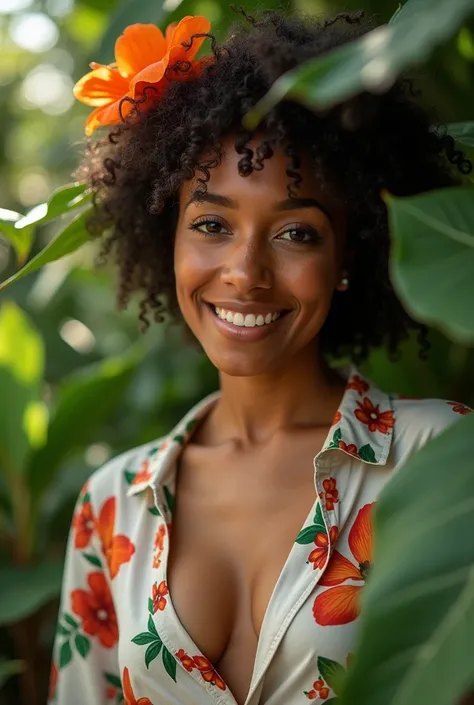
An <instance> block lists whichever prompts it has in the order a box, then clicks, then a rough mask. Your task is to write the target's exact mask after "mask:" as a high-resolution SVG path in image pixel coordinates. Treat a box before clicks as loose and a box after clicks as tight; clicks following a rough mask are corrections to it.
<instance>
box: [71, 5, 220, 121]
mask: <svg viewBox="0 0 474 705" xmlns="http://www.w3.org/2000/svg"><path fill="white" fill-rule="evenodd" d="M210 28H211V25H210V23H209V21H208V20H207V19H206V18H205V17H191V16H188V17H183V19H182V20H181V21H180V22H179V23H178V24H172V25H169V27H168V28H167V29H166V33H165V36H163V33H162V32H161V30H160V29H159V28H158V27H156V26H155V25H153V24H132V25H130V26H129V27H126V29H125V30H124V32H123V34H122V35H121V36H120V37H119V38H118V39H117V41H116V42H115V63H113V64H110V65H108V66H104V65H102V64H97V63H92V64H91V65H90V66H91V69H92V71H90V72H89V73H87V74H86V75H85V76H83V77H82V78H81V79H80V80H79V81H78V82H77V83H76V85H75V86H74V95H75V97H76V98H77V99H78V100H80V101H81V102H82V103H85V104H86V105H90V106H92V107H94V108H95V110H93V111H92V113H91V114H90V115H89V117H88V118H87V120H86V134H87V135H91V134H92V133H93V132H94V130H95V129H96V128H97V127H100V126H102V125H113V124H116V123H119V122H122V120H123V119H124V118H126V117H127V116H128V115H129V114H130V112H131V110H132V108H133V103H132V100H137V99H139V98H143V96H144V89H145V88H146V87H147V86H153V88H154V92H155V91H156V93H161V92H162V91H163V90H164V88H165V87H166V85H167V84H168V83H169V81H170V80H171V79H175V80H183V79H186V78H188V77H189V76H190V75H194V74H195V72H196V69H197V68H198V67H197V66H196V65H195V66H194V67H193V69H194V70H193V71H192V72H191V73H190V71H189V70H187V71H185V70H184V68H185V66H186V62H188V66H189V62H192V60H193V59H194V57H195V56H196V54H197V52H198V51H199V49H200V47H201V45H202V43H203V41H204V39H205V37H203V36H196V37H195V38H194V39H192V40H191V38H192V37H193V36H195V35H205V34H207V33H208V32H209V30H210ZM145 97H147V96H145ZM155 97H156V96H155ZM123 98H130V99H131V100H130V101H124V102H123V103H122V104H121V101H122V100H123ZM146 102H147V103H148V101H146ZM121 113H122V114H121Z"/></svg>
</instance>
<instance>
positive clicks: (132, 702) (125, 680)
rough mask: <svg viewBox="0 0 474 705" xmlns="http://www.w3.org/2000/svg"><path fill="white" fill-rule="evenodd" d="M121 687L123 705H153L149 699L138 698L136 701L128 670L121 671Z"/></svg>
mask: <svg viewBox="0 0 474 705" xmlns="http://www.w3.org/2000/svg"><path fill="white" fill-rule="evenodd" d="M122 685H123V695H124V698H125V705H153V703H152V702H151V700H150V699H149V698H139V699H138V700H137V699H136V697H135V695H134V693H133V688H132V682H131V680H130V673H129V672H128V668H124V669H123V677H122Z"/></svg>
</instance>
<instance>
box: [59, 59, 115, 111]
mask: <svg viewBox="0 0 474 705" xmlns="http://www.w3.org/2000/svg"><path fill="white" fill-rule="evenodd" d="M127 91H128V81H127V80H126V79H125V78H123V76H121V75H120V74H119V72H118V71H117V70H116V69H114V68H111V67H110V66H100V67H99V68H96V69H94V71H90V72H89V73H86V75H85V76H83V77H82V78H80V79H79V81H78V82H77V83H76V85H75V86H74V88H73V93H74V96H75V97H76V98H77V100H80V101H81V103H85V104H86V105H91V106H92V107H94V108H100V107H102V106H104V105H109V104H110V103H113V102H114V101H116V100H118V99H120V98H121V97H122V96H123V95H125V93H127Z"/></svg>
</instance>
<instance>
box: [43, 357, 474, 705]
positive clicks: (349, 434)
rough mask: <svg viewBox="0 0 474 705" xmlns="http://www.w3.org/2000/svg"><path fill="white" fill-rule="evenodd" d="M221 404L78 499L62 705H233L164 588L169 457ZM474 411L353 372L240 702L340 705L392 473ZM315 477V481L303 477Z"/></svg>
mask: <svg viewBox="0 0 474 705" xmlns="http://www.w3.org/2000/svg"><path fill="white" fill-rule="evenodd" d="M218 394H219V393H215V394H212V395H210V396H208V397H206V398H205V399H204V400H203V401H201V402H200V403H199V404H198V405H197V406H196V407H194V408H193V409H192V410H191V411H190V412H189V413H188V414H187V415H186V416H185V418H184V419H183V420H182V421H181V422H180V423H179V424H178V425H177V427H176V428H175V429H173V431H172V432H171V433H170V434H169V435H168V436H167V437H166V438H163V439H160V440H158V441H156V442H153V443H148V444H146V445H144V446H141V447H139V448H135V449H133V450H131V451H129V452H126V453H124V454H122V455H121V456H119V457H118V458H115V459H113V460H111V461H110V462H108V463H107V464H106V465H105V466H104V467H103V468H101V469H100V470H99V471H97V472H96V473H94V474H93V475H92V477H91V479H90V480H89V481H88V483H87V484H86V486H85V487H84V489H83V491H82V492H81V494H80V496H79V499H78V502H77V507H76V510H75V514H74V518H73V522H72V529H71V533H70V537H69V544H68V549H67V558H66V567H65V575H64V583H63V592H62V600H61V609H60V614H59V621H58V631H57V637H56V642H55V649H54V658H53V665H52V674H51V682H50V703H53V702H54V703H55V704H56V705H112V704H113V705H118V704H119V703H125V704H126V705H211V704H215V705H236V700H235V698H234V697H233V695H232V693H231V691H230V689H229V688H228V686H227V685H226V683H225V681H224V680H223V679H222V677H221V676H220V675H219V673H217V671H216V670H215V669H214V667H213V665H212V663H210V662H209V661H208V659H207V658H206V656H205V654H203V653H200V651H199V649H198V648H197V646H196V645H195V644H194V643H193V641H192V639H191V637H190V636H189V635H188V634H187V632H186V630H185V628H184V626H183V625H182V624H181V622H180V621H179V619H178V617H177V615H176V613H175V611H174V608H173V602H172V596H171V595H170V593H169V590H168V587H167V559H168V550H169V537H170V531H171V530H172V524H173V507H174V491H175V471H176V466H177V462H176V461H177V457H178V455H179V454H180V452H181V450H182V447H183V445H184V444H185V443H186V442H187V441H188V439H189V438H190V436H191V435H192V432H193V427H194V426H195V424H196V423H197V421H198V420H199V418H200V417H201V416H202V415H203V414H206V413H207V412H208V411H209V409H210V407H211V406H212V404H214V402H215V400H216V399H217V398H218ZM469 411H470V410H469V409H468V408H467V407H464V406H463V405H462V404H457V403H454V402H445V401H440V400H433V399H428V400H414V399H406V398H400V397H394V396H389V395H387V394H385V393H383V392H382V391H380V390H379V389H377V387H375V386H374V385H373V384H371V383H370V382H369V381H368V380H366V379H364V377H363V376H362V375H361V374H360V373H359V372H358V371H357V370H355V369H354V368H352V369H351V370H350V371H349V374H348V382H347V387H346V391H345V393H344V396H343V399H342V403H341V405H340V409H339V411H338V412H337V414H336V416H335V418H334V421H333V424H332V427H331V429H330V431H329V433H328V436H327V438H326V441H325V443H324V445H323V447H322V449H321V450H320V452H318V453H317V454H316V455H315V458H314V482H315V488H316V489H315V496H314V504H313V507H312V509H311V511H310V513H309V515H308V516H307V518H306V521H305V522H304V524H303V526H302V527H301V530H300V531H299V533H298V535H297V536H295V542H294V544H293V547H292V549H291V551H290V554H289V556H288V558H287V561H286V563H285V565H284V567H283V569H282V572H281V574H280V576H279V578H278V581H277V584H276V586H275V589H274V591H273V594H272V596H271V599H270V602H269V604H268V607H267V610H266V613H265V618H264V621H263V625H262V630H261V633H260V637H259V640H258V647H257V654H256V659H255V664H254V670H253V676H252V680H251V684H250V689H249V692H248V695H247V698H246V701H245V705H288V704H289V703H291V704H292V705H297V703H302V704H303V703H305V702H307V701H308V700H316V701H317V702H323V701H324V702H326V703H334V702H335V701H336V700H337V693H338V682H339V678H340V675H341V673H342V672H343V671H344V669H346V668H347V663H348V659H349V658H350V653H351V651H352V650H353V648H354V642H355V638H356V635H357V628H358V614H359V598H360V594H361V591H362V590H363V588H364V584H365V582H366V580H367V577H368V576H369V575H370V567H371V563H372V529H371V514H372V511H373V508H374V504H375V502H376V501H377V497H378V495H379V493H380V491H381V489H382V488H383V486H384V484H385V483H386V482H387V480H388V479H389V478H390V476H391V474H392V473H393V471H394V470H395V469H396V468H397V467H398V466H399V465H401V464H402V463H403V462H404V461H406V460H407V458H408V457H409V456H410V455H411V454H412V453H413V452H415V451H416V450H418V449H419V448H420V447H421V446H422V445H423V444H424V443H425V442H426V441H428V440H429V439H430V438H431V437H432V436H434V435H436V434H437V433H439V432H440V431H442V430H443V428H445V427H446V426H447V425H449V424H450V423H451V422H452V421H454V420H455V418H456V417H459V415H460V414H465V413H468V412H469ZM311 472H313V470H311Z"/></svg>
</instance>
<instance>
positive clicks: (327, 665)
mask: <svg viewBox="0 0 474 705" xmlns="http://www.w3.org/2000/svg"><path fill="white" fill-rule="evenodd" d="M318 668H319V672H320V674H321V676H322V677H323V678H324V680H325V681H326V683H327V684H328V685H329V687H330V688H331V689H332V690H333V691H334V692H335V693H336V695H339V693H340V691H341V684H342V681H343V678H344V676H345V673H346V669H345V668H344V667H343V666H341V664H340V663H338V662H337V661H333V660H332V659H330V658H325V657H324V656H320V657H319V658H318ZM328 702H330V701H328Z"/></svg>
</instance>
